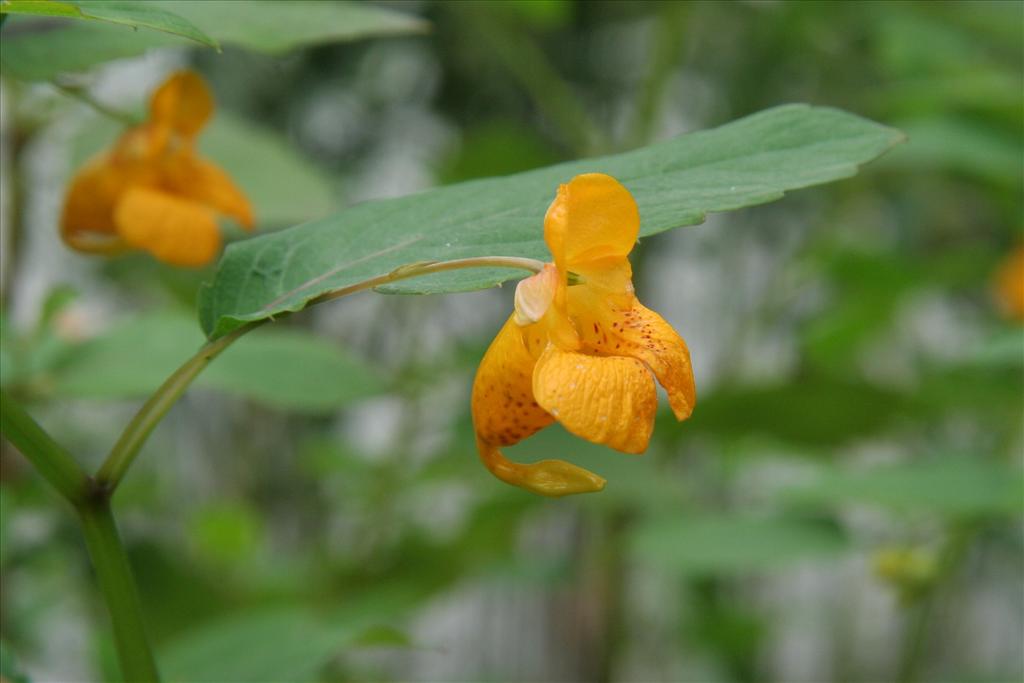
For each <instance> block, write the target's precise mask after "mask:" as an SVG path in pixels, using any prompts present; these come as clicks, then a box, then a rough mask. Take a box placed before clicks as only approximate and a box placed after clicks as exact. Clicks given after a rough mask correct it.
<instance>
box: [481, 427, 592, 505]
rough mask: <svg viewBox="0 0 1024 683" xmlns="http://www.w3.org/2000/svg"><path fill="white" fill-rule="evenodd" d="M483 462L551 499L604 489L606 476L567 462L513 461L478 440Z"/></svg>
mask: <svg viewBox="0 0 1024 683" xmlns="http://www.w3.org/2000/svg"><path fill="white" fill-rule="evenodd" d="M477 449H478V450H479V451H480V459H481V460H482V461H483V463H484V464H485V465H486V466H487V469H489V470H490V471H491V472H492V473H493V474H494V476H496V477H497V478H498V479H501V480H502V481H503V482H505V483H506V484H512V485H513V486H518V487H520V488H523V489H526V490H527V491H530V492H531V493H536V494H538V495H541V496H548V497H549V498H561V497H562V496H570V495H573V494H577V493H594V492H596V491H601V490H603V489H604V485H605V480H604V477H600V476H598V475H596V474H594V473H593V472H588V471H587V470H585V469H583V468H582V467H577V466H576V465H573V464H572V463H571V462H565V461H564V460H541V461H540V462H535V463H530V464H528V465H524V464H520V463H517V462H512V461H510V460H508V459H506V458H505V456H504V455H502V454H501V451H500V450H498V448H497V447H496V446H494V445H492V444H487V443H485V442H482V441H480V440H479V439H478V440H477Z"/></svg>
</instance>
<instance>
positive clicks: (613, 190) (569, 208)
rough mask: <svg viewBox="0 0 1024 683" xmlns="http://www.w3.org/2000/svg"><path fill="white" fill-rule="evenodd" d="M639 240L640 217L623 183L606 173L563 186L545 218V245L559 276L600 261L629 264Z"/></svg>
mask: <svg viewBox="0 0 1024 683" xmlns="http://www.w3.org/2000/svg"><path fill="white" fill-rule="evenodd" d="M639 234H640V212H639V210H638V209H637V206H636V201H635V200H634V199H633V195H631V194H630V193H629V190H627V189H626V188H625V187H624V186H623V185H622V183H620V182H619V181H618V180H616V179H615V178H612V177H611V176H609V175H605V174H603V173H586V174H583V175H578V176H576V177H575V178H573V179H572V180H571V181H569V182H568V183H567V184H565V185H560V186H559V188H558V195H557V196H556V197H555V200H554V201H553V202H552V203H551V206H550V207H549V208H548V212H547V215H546V216H545V217H544V241H545V242H547V245H548V248H549V249H550V250H551V253H552V254H553V255H554V257H555V264H556V265H557V266H558V268H559V270H560V271H563V272H565V271H568V270H574V269H576V267H577V266H580V265H583V264H586V263H588V262H590V261H595V260H598V259H608V258H612V259H615V260H618V259H624V258H625V257H626V255H627V254H629V252H630V251H632V250H633V245H634V244H635V243H636V240H637V236H638V235H639Z"/></svg>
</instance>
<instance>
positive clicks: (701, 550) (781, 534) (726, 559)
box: [630, 515, 847, 574]
mask: <svg viewBox="0 0 1024 683" xmlns="http://www.w3.org/2000/svg"><path fill="white" fill-rule="evenodd" d="M630 540H631V548H632V550H633V553H634V555H635V556H636V558H637V559H639V560H641V561H644V562H646V563H649V564H650V565H652V566H655V567H660V568H662V569H665V570H668V571H673V572H678V573H681V574H719V573H723V572H743V571H759V570H769V569H776V568H778V567H782V566H785V565H787V564H791V563H793V562H798V561H801V560H806V559H808V558H821V557H830V556H835V555H837V554H839V553H841V552H842V551H843V550H845V549H846V547H847V542H846V539H845V537H844V536H843V535H842V533H841V532H840V531H839V529H837V528H836V527H835V526H832V525H829V524H824V523H821V522H814V521H804V520H800V519H787V518H767V517H766V518H761V517H749V516H736V517H733V516H706V517H705V516H701V517H679V516H677V515H676V516H666V517H659V518H655V519H653V520H651V521H648V522H645V523H643V524H641V525H640V526H639V527H638V528H637V529H636V530H635V531H634V532H633V535H632V538H631V539H630Z"/></svg>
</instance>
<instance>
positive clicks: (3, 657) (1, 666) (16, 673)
mask: <svg viewBox="0 0 1024 683" xmlns="http://www.w3.org/2000/svg"><path fill="white" fill-rule="evenodd" d="M0 681H3V682H4V683H31V680H30V679H29V677H28V675H27V674H26V673H25V672H24V671H22V669H21V667H20V666H18V662H17V660H15V658H14V653H13V652H11V648H10V647H9V646H8V645H7V642H6V641H3V640H0Z"/></svg>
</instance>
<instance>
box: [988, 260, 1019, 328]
mask: <svg viewBox="0 0 1024 683" xmlns="http://www.w3.org/2000/svg"><path fill="white" fill-rule="evenodd" d="M994 284H995V296H996V299H997V300H998V302H999V306H1000V308H1002V310H1003V313H1005V315H1006V317H1007V318H1010V319H1011V320H1016V321H1017V322H1024V245H1021V246H1019V247H1017V248H1016V249H1014V250H1013V253H1011V254H1010V255H1009V257H1007V258H1006V260H1005V261H1003V263H1002V264H1001V265H1000V266H999V269H998V270H997V271H996V275H995V283H994Z"/></svg>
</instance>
